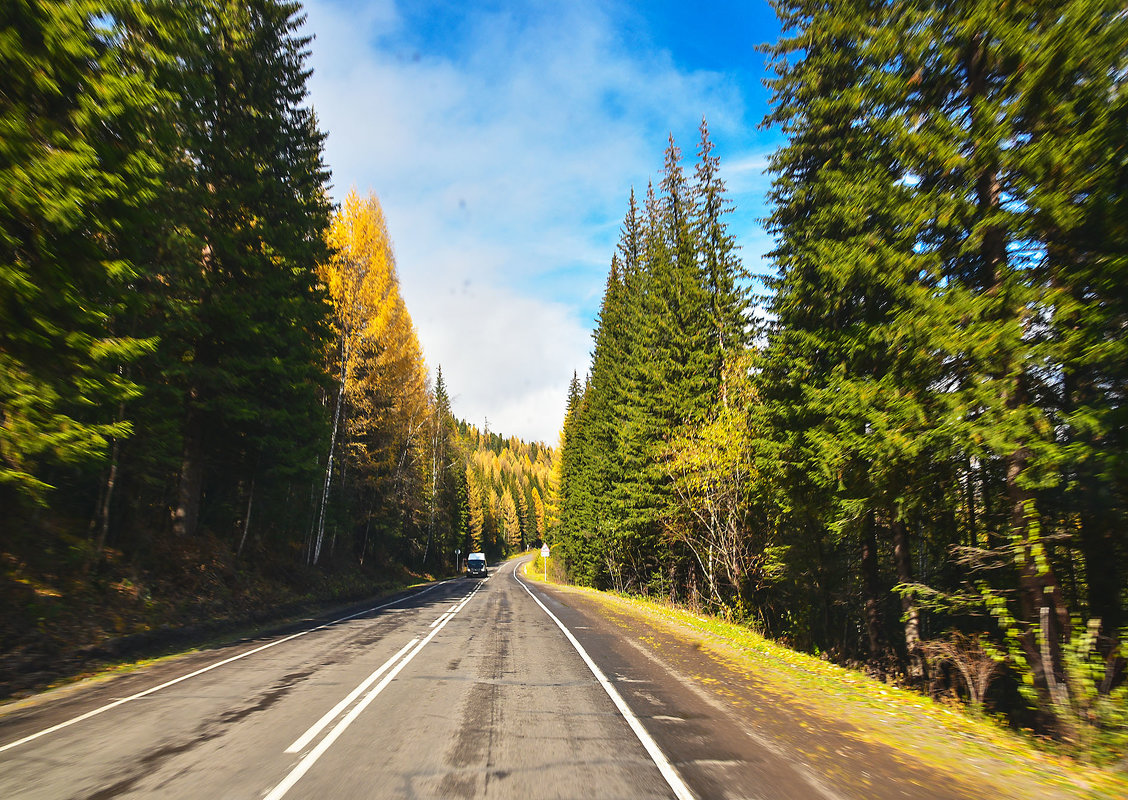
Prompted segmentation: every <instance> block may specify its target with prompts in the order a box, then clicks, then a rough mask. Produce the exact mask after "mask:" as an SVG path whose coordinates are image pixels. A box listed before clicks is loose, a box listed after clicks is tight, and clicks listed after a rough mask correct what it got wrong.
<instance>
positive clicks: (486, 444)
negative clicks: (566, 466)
mask: <svg viewBox="0 0 1128 800" xmlns="http://www.w3.org/2000/svg"><path fill="white" fill-rule="evenodd" d="M458 430H459V438H460V441H461V444H462V447H463V451H464V453H465V462H466V491H467V511H468V514H469V537H470V541H469V547H470V552H480V553H486V555H487V556H489V557H491V558H496V557H499V556H503V555H509V554H512V553H520V552H523V551H524V550H527V549H528V548H530V547H533V546H534V545H536V544H539V543H541V542H543V541H544V538H545V532H546V530H547V527H548V525H549V522H550V516H549V515H550V514H551V513H552V511H551V508H552V506H551V504H552V491H553V486H554V484H553V469H554V465H555V454H554V452H553V450H552V449H551V448H549V447H546V446H545V445H543V444H541V443H539V442H525V441H522V440H520V439H518V438H517V437H515V436H510V437H504V436H501V435H500V434H497V433H493V432H491V431H489V430H488V429H484V430H479V429H478V428H477V427H476V426H474V425H471V424H469V423H466V422H460V423H459V424H458ZM463 552H466V551H463Z"/></svg>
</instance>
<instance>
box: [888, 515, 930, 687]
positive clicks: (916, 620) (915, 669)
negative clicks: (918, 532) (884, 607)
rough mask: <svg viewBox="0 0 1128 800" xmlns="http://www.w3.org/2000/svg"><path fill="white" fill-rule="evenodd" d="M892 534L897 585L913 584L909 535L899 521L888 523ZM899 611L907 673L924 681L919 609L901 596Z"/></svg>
mask: <svg viewBox="0 0 1128 800" xmlns="http://www.w3.org/2000/svg"><path fill="white" fill-rule="evenodd" d="M889 528H890V530H891V531H892V533H893V564H894V566H895V567H896V569H897V582H898V583H912V582H913V561H912V554H911V552H910V551H909V534H908V531H906V530H905V523H904V521H903V520H901V519H893V520H891V521H890V523H889ZM901 611H902V612H903V617H904V621H905V651H906V654H907V656H908V664H907V672H908V676H909V678H910V679H911V680H913V681H919V680H923V679H924V654H923V652H922V651H921V646H920V608H919V607H918V606H917V604H916V603H914V602H913V598H912V597H911V596H909V595H905V594H902V595H901Z"/></svg>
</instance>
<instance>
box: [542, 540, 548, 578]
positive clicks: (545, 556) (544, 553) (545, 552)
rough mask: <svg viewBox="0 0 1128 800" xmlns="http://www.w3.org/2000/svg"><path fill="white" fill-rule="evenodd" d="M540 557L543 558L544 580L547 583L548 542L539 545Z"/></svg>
mask: <svg viewBox="0 0 1128 800" xmlns="http://www.w3.org/2000/svg"><path fill="white" fill-rule="evenodd" d="M541 558H543V559H544V582H545V583H548V543H547V542H546V543H545V544H542V545H541Z"/></svg>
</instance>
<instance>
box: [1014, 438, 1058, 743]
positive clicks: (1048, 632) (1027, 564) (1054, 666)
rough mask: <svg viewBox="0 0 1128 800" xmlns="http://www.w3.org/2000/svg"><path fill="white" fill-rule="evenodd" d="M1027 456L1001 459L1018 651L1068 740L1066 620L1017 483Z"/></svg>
mask: <svg viewBox="0 0 1128 800" xmlns="http://www.w3.org/2000/svg"><path fill="white" fill-rule="evenodd" d="M1029 456H1030V450H1029V448H1027V447H1025V446H1020V447H1018V448H1017V449H1015V451H1014V452H1013V453H1011V455H1010V456H1009V457H1008V458H1007V499H1008V501H1009V504H1010V513H1011V520H1010V524H1011V532H1012V536H1013V537H1014V541H1015V542H1016V544H1017V545H1018V546H1019V547H1021V553H1022V557H1021V563H1020V564H1019V565H1018V567H1019V607H1020V609H1021V613H1022V620H1023V622H1025V623H1026V633H1025V634H1024V635H1023V637H1022V649H1023V652H1024V653H1025V655H1026V660H1027V662H1028V663H1029V664H1030V670H1031V672H1032V673H1033V675H1034V688H1035V690H1036V691H1037V693H1038V698H1039V705H1040V706H1041V709H1042V711H1043V712H1044V713H1045V714H1046V715H1047V717H1049V721H1050V722H1051V723H1052V725H1053V727H1055V728H1057V730H1058V732H1059V733H1060V734H1062V735H1065V736H1069V735H1070V734H1071V731H1070V730H1069V729H1068V721H1067V717H1066V716H1065V715H1064V713H1063V712H1065V710H1066V706H1067V705H1068V695H1067V694H1066V692H1067V689H1066V679H1065V669H1064V666H1063V664H1062V653H1061V637H1062V635H1063V634H1065V635H1068V627H1067V626H1068V620H1066V621H1065V622H1064V623H1063V621H1062V619H1061V618H1060V616H1061V613H1062V612H1063V611H1064V605H1063V603H1062V602H1061V592H1060V590H1059V588H1058V585H1057V579H1056V577H1055V576H1054V574H1053V571H1052V570H1051V569H1050V564H1049V554H1048V553H1047V552H1046V551H1045V545H1044V544H1042V543H1041V542H1040V541H1038V536H1037V532H1036V531H1035V530H1032V526H1031V521H1032V520H1031V516H1032V512H1033V500H1034V498H1033V495H1032V493H1031V492H1030V490H1028V489H1026V488H1024V487H1023V486H1022V485H1021V483H1020V476H1021V475H1022V473H1023V471H1024V470H1025V468H1026V462H1027V459H1028V458H1029Z"/></svg>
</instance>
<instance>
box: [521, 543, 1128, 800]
mask: <svg viewBox="0 0 1128 800" xmlns="http://www.w3.org/2000/svg"><path fill="white" fill-rule="evenodd" d="M544 574H545V573H544V564H543V562H542V561H541V559H540V557H539V556H538V557H537V558H535V559H533V560H530V561H529V562H528V564H527V565H526V568H525V575H526V577H528V578H529V579H531V580H535V581H538V582H542V583H543V582H544ZM549 575H550V583H554V584H556V585H557V586H559V587H560V588H563V589H566V590H567V591H574V592H580V593H583V594H585V595H587V596H588V597H591V598H593V599H595V600H597V601H598V602H600V603H602V604H604V605H606V606H608V607H610V608H612V609H616V610H619V611H627V612H631V613H634V614H636V615H640V616H643V617H645V618H648V619H650V620H653V621H655V622H658V623H661V624H663V625H664V627H666V628H667V629H671V630H674V631H678V632H680V633H682V634H683V635H684V634H685V633H687V632H691V633H690V635H693V634H696V635H697V637H698V638H701V639H702V640H703V641H702V645H703V646H705V647H708V648H709V650H710V651H711V652H712V653H714V654H715V655H716V656H719V657H720V658H723V659H726V660H727V661H729V663H731V664H733V665H734V666H736V667H737V668H738V669H740V670H741V671H744V672H745V673H746V674H748V675H749V677H751V678H753V679H754V680H755V681H757V683H758V684H760V685H763V686H765V687H766V688H767V689H768V690H769V691H770V692H772V693H775V694H778V695H779V696H780V698H781V699H782V700H785V701H786V702H789V703H793V704H795V705H796V706H799V707H803V708H805V709H807V710H809V711H811V712H814V713H815V714H816V715H818V716H820V717H823V718H826V719H829V720H834V721H838V722H842V723H845V725H847V726H848V735H850V736H854V737H856V738H858V739H859V740H860V741H864V742H868V743H875V744H881V745H884V746H886V747H889V748H891V749H892V750H894V751H895V752H898V753H900V754H901V756H902V758H904V759H905V760H908V761H911V762H914V763H920V764H925V765H928V766H931V767H933V768H936V769H938V770H941V771H944V772H949V773H956V774H959V775H963V776H964V777H966V778H968V779H969V780H971V781H972V782H973V783H978V784H982V783H983V782H984V778H985V777H988V779H989V780H990V782H991V783H993V784H997V785H998V786H999V788H1001V789H1003V790H1005V791H1008V792H1015V791H1018V792H1019V794H1017V795H1011V796H1018V797H1030V798H1038V797H1051V796H1053V797H1068V798H1093V799H1094V800H1096V799H1099V800H1124V798H1128V775H1126V774H1125V773H1123V772H1117V771H1114V770H1112V769H1101V768H1099V767H1096V766H1093V765H1091V764H1088V763H1085V762H1082V761H1078V760H1076V759H1074V758H1071V757H1070V756H1069V755H1067V754H1064V753H1062V752H1059V751H1060V747H1057V746H1055V745H1054V744H1053V743H1050V742H1047V741H1044V740H1040V739H1036V738H1035V737H1034V736H1033V735H1032V734H1030V733H1029V732H1022V733H1019V732H1015V731H1013V730H1011V729H1009V728H1005V727H1002V726H1001V725H1000V723H998V722H996V721H995V720H993V719H991V718H990V717H987V716H985V715H974V714H972V713H971V712H970V711H968V710H967V708H966V707H965V706H963V705H962V704H955V703H939V702H934V701H933V700H932V699H930V698H928V697H925V696H923V695H921V694H918V693H916V692H913V691H910V690H907V689H902V688H900V687H897V686H893V685H889V684H886V683H884V682H882V681H879V680H877V679H874V678H871V677H869V676H867V675H865V674H863V673H861V672H858V671H855V670H850V669H847V668H845V667H840V666H838V665H837V664H832V663H830V662H828V661H824V660H822V659H820V658H817V657H815V656H812V655H808V654H806V653H800V652H796V651H794V650H791V649H788V648H786V647H783V646H782V645H779V644H776V643H775V642H772V641H770V640H768V639H765V638H764V637H762V636H760V635H759V634H757V633H756V632H755V631H753V630H751V629H749V628H747V627H745V626H742V625H739V624H734V623H730V622H726V621H724V620H721V619H718V618H716V617H711V616H707V615H704V614H700V613H696V612H692V611H689V610H686V609H682V608H677V607H674V606H672V605H669V604H667V603H662V602H656V601H654V600H651V599H647V598H641V597H635V596H625V595H619V594H614V593H609V592H600V591H596V590H594V589H588V588H584V587H576V586H571V585H567V584H565V583H563V582H562V581H561V580H560V579H559V577H558V576H556V575H553V574H552V565H551V564H550V566H549ZM984 788H985V789H986V788H987V787H984Z"/></svg>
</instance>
